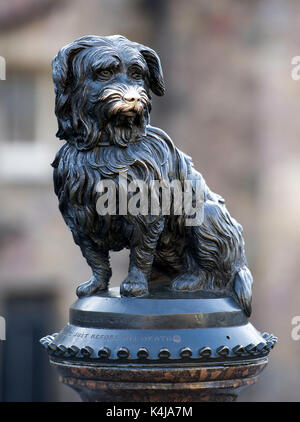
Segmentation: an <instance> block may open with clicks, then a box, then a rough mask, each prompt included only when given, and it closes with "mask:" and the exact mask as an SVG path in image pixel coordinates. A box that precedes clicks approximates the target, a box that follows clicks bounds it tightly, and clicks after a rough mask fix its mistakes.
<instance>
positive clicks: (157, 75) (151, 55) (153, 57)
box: [139, 45, 165, 96]
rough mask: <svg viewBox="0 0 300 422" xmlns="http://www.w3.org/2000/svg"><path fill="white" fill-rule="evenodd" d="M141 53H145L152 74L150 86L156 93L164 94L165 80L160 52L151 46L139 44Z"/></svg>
mask: <svg viewBox="0 0 300 422" xmlns="http://www.w3.org/2000/svg"><path fill="white" fill-rule="evenodd" d="M139 47H140V48H139V50H140V53H141V54H142V55H143V57H144V59H145V60H146V63H147V65H148V69H149V74H150V88H151V90H152V91H153V92H154V94H156V95H158V96H162V95H164V93H165V82H164V77H163V71H162V67H161V63H160V59H159V57H158V54H157V53H156V52H155V51H154V50H152V49H151V48H149V47H145V46H144V45H140V46H139Z"/></svg>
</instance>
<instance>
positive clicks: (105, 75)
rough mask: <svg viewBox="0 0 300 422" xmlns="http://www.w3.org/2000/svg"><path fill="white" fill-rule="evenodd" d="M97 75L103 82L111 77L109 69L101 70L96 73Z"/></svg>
mask: <svg viewBox="0 0 300 422" xmlns="http://www.w3.org/2000/svg"><path fill="white" fill-rule="evenodd" d="M97 75H98V76H99V78H101V79H103V80H108V79H110V78H111V77H112V75H113V72H112V71H111V70H109V69H102V70H99V71H98V72H97Z"/></svg>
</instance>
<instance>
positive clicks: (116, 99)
mask: <svg viewBox="0 0 300 422" xmlns="http://www.w3.org/2000/svg"><path fill="white" fill-rule="evenodd" d="M100 101H101V102H102V103H103V105H104V107H105V108H106V111H107V112H108V114H109V115H110V116H113V115H118V114H121V115H123V116H127V117H135V116H136V115H142V114H143V113H144V112H145V111H149V106H150V99H149V97H148V95H147V93H146V91H145V90H144V89H143V88H142V87H139V86H127V85H123V84H118V85H114V86H111V87H107V88H105V89H104V90H103V92H102V93H101V96H100Z"/></svg>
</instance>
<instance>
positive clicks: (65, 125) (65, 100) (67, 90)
mask: <svg viewBox="0 0 300 422" xmlns="http://www.w3.org/2000/svg"><path fill="white" fill-rule="evenodd" d="M83 48H84V47H83V46H78V44H76V43H72V44H68V45H66V46H65V47H63V48H62V49H61V50H60V51H59V53H58V54H57V56H56V57H55V58H54V59H53V61H52V78H53V83H54V89H55V114H56V117H57V121H58V131H57V133H56V136H57V137H58V138H59V139H65V140H68V139H69V138H70V137H71V136H72V135H73V130H74V128H73V118H72V112H71V103H70V99H71V90H72V78H73V72H72V60H73V58H74V57H75V56H76V54H77V53H79V52H80V51H81V50H82V49H83Z"/></svg>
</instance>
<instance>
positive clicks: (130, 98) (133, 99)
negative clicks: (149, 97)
mask: <svg viewBox="0 0 300 422" xmlns="http://www.w3.org/2000/svg"><path fill="white" fill-rule="evenodd" d="M123 98H124V101H126V103H130V104H135V103H137V102H138V101H139V100H140V98H141V97H140V95H139V94H138V93H134V94H133V93H131V92H130V93H128V94H125V95H124V97H123Z"/></svg>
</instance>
